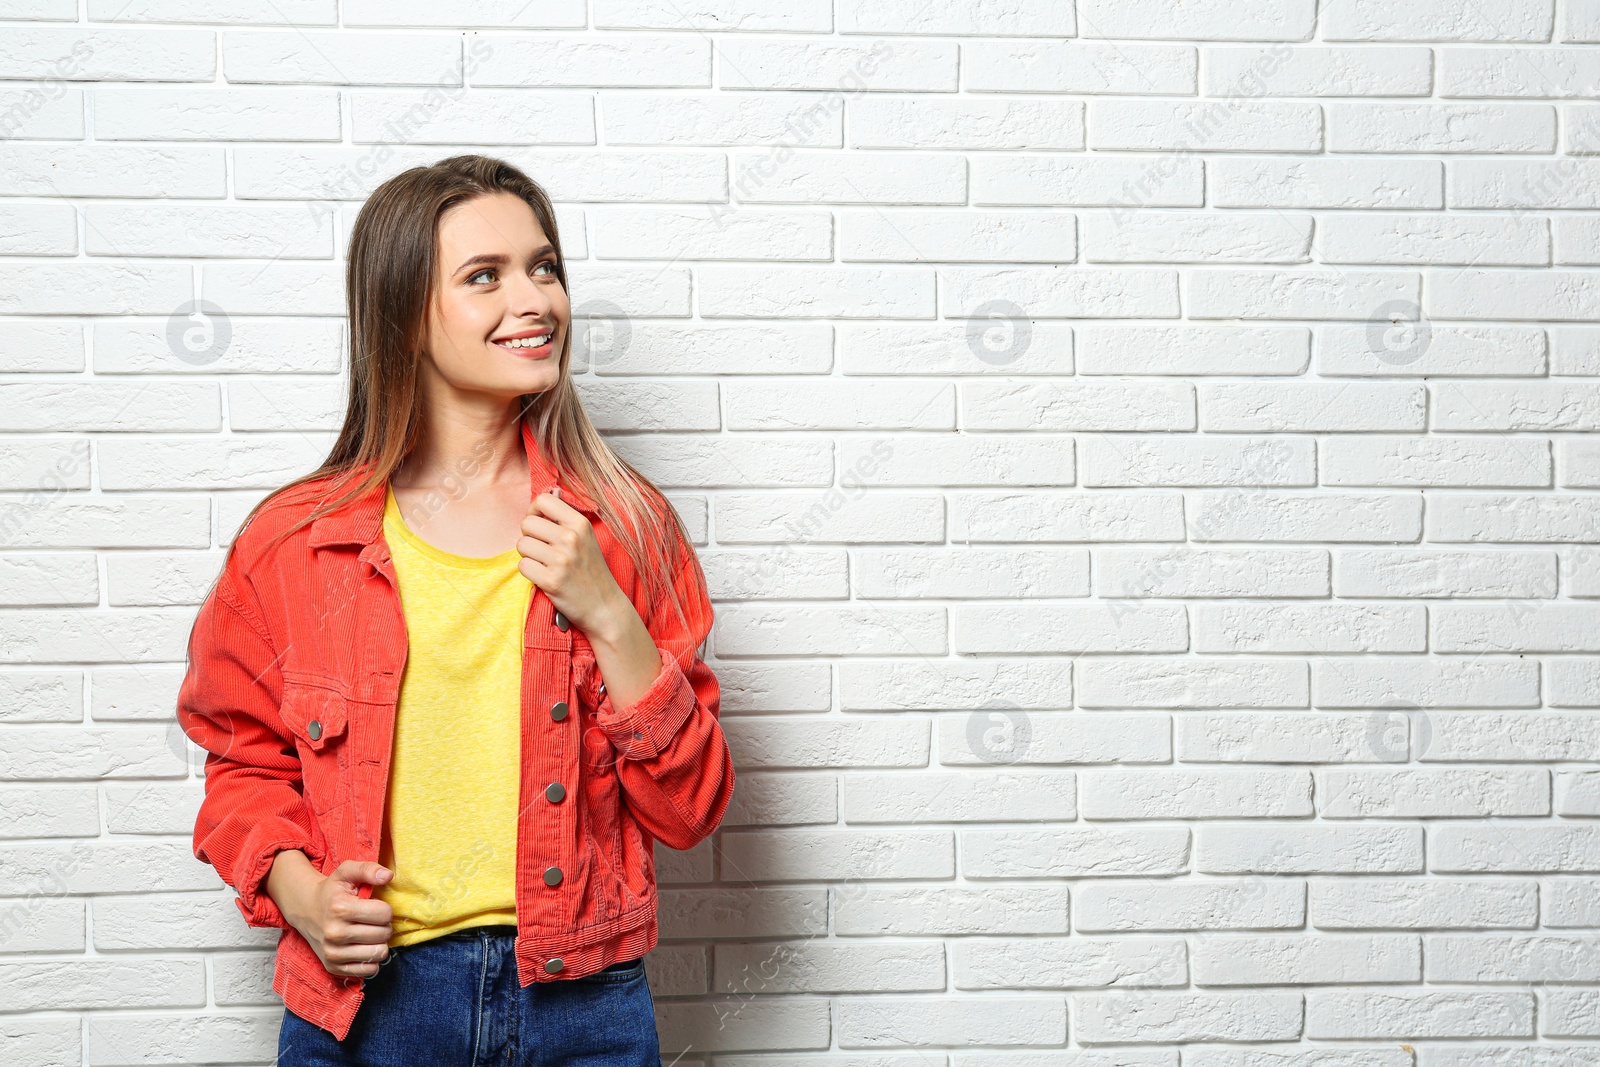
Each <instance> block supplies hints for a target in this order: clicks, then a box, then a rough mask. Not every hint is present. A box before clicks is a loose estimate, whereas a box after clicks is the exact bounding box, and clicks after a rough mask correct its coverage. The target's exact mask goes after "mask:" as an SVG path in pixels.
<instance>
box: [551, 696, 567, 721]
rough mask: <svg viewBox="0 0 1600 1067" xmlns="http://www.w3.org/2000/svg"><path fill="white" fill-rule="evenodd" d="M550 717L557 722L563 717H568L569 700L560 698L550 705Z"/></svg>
mask: <svg viewBox="0 0 1600 1067" xmlns="http://www.w3.org/2000/svg"><path fill="white" fill-rule="evenodd" d="M550 717H551V718H552V719H554V720H555V721H556V722H560V721H561V720H562V719H565V718H566V717H567V702H566V701H565V700H558V701H556V702H555V703H554V704H552V705H550Z"/></svg>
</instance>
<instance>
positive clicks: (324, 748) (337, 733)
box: [278, 679, 350, 815]
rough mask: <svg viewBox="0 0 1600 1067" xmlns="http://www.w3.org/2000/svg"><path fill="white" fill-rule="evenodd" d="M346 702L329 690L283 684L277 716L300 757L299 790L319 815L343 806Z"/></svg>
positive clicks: (346, 795) (346, 792) (307, 685)
mask: <svg viewBox="0 0 1600 1067" xmlns="http://www.w3.org/2000/svg"><path fill="white" fill-rule="evenodd" d="M345 712H346V709H345V699H344V697H343V696H342V695H340V694H339V693H336V692H334V691H333V690H332V689H327V688H324V687H323V686H320V685H311V684H308V683H306V682H292V681H289V680H288V679H285V680H284V685H283V704H282V705H281V706H280V707H279V709H278V715H279V717H280V718H281V719H282V720H283V725H284V726H285V727H286V728H287V729H288V731H289V733H290V735H291V736H292V737H293V738H294V743H295V748H296V749H297V750H298V751H299V753H300V775H301V789H302V792H303V793H304V795H305V798H306V801H307V803H309V804H310V805H311V810H312V811H315V812H317V813H318V814H319V815H320V814H322V813H323V812H327V811H332V810H333V809H334V808H337V807H338V806H339V805H341V804H344V803H346V802H347V801H348V800H349V799H350V797H349V789H348V785H347V783H346V781H345V777H346V776H345V747H346V729H345V727H346V718H347V716H346V713H345Z"/></svg>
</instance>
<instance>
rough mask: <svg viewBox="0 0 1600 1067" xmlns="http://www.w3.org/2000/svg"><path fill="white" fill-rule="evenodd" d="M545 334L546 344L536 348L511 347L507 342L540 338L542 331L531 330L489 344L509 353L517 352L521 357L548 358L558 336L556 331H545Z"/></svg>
mask: <svg viewBox="0 0 1600 1067" xmlns="http://www.w3.org/2000/svg"><path fill="white" fill-rule="evenodd" d="M544 333H545V340H544V343H542V344H539V345H535V346H529V345H509V344H507V343H506V342H507V341H520V340H523V339H525V338H529V337H538V336H540V335H541V331H536V330H529V331H525V332H523V333H518V334H511V335H510V336H507V337H498V338H495V339H494V340H492V341H490V342H489V343H490V344H492V345H495V346H496V347H498V348H503V349H505V350H506V351H507V352H515V353H518V354H519V355H530V356H547V355H549V354H550V353H551V351H552V349H553V345H554V343H555V337H556V335H555V332H554V331H544Z"/></svg>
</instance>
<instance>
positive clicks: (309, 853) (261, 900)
mask: <svg viewBox="0 0 1600 1067" xmlns="http://www.w3.org/2000/svg"><path fill="white" fill-rule="evenodd" d="M288 849H299V850H300V851H301V852H304V853H305V854H306V858H307V859H309V860H310V861H311V862H312V863H314V864H316V865H317V866H319V867H320V866H321V865H322V862H323V860H324V859H325V858H326V857H325V856H324V854H323V853H322V851H321V850H319V849H317V848H316V847H315V846H313V845H312V844H311V842H310V841H309V840H307V839H306V838H304V837H296V838H293V839H287V838H278V839H274V840H273V841H271V842H270V843H268V844H266V845H264V846H262V847H261V848H259V849H257V850H255V851H254V852H253V858H252V860H251V862H250V868H249V870H247V871H244V872H243V873H242V874H241V875H240V877H239V881H238V890H239V895H238V896H237V897H235V898H234V900H233V902H234V904H236V905H237V906H238V908H239V911H240V913H242V914H243V915H244V919H245V922H247V923H249V924H250V925H251V926H267V927H274V928H276V929H280V930H283V929H287V928H288V927H289V920H288V919H286V918H285V917H284V914H283V912H282V911H281V910H280V909H279V908H278V905H277V902H276V901H274V900H273V899H272V896H271V894H269V893H268V892H267V886H266V881H267V875H268V873H270V872H271V870H272V864H273V861H274V860H276V859H277V857H278V853H280V852H284V851H287V850H288Z"/></svg>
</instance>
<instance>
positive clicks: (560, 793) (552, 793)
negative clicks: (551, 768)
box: [544, 782, 567, 804]
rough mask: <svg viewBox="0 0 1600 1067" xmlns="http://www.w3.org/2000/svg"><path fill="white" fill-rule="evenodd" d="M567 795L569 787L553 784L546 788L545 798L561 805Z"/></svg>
mask: <svg viewBox="0 0 1600 1067" xmlns="http://www.w3.org/2000/svg"><path fill="white" fill-rule="evenodd" d="M566 795H567V787H566V786H564V785H562V784H561V783H560V782H551V783H550V784H549V785H547V786H545V787H544V798H545V799H546V800H548V801H549V802H550V803H552V804H559V803H561V801H562V799H563V798H564V797H565V796H566Z"/></svg>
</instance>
